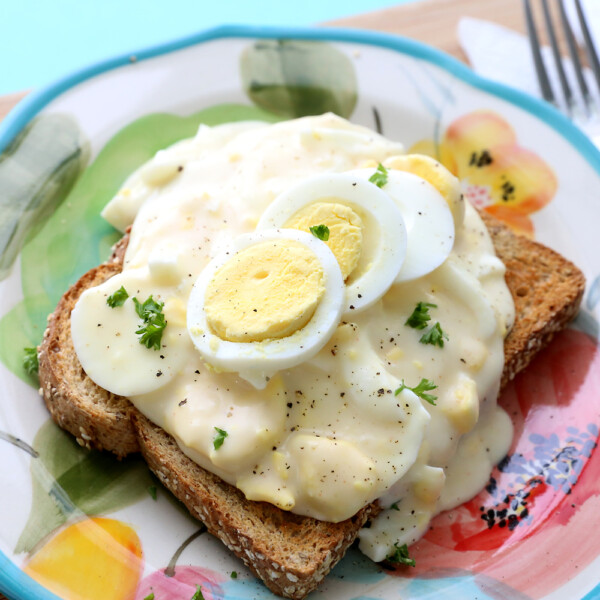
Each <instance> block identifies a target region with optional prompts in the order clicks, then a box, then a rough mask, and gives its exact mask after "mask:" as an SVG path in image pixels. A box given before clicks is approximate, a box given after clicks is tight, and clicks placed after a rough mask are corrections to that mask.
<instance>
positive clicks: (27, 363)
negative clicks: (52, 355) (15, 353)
mask: <svg viewBox="0 0 600 600" xmlns="http://www.w3.org/2000/svg"><path fill="white" fill-rule="evenodd" d="M23 351H24V352H25V354H24V355H23V368H24V369H25V370H26V371H27V372H28V373H29V374H30V375H34V374H35V373H37V372H38V369H39V368H40V363H39V362H38V353H37V348H23Z"/></svg>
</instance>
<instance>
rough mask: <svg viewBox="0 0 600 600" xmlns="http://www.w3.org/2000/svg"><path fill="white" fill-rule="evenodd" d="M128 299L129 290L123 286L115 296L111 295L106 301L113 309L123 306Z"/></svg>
mask: <svg viewBox="0 0 600 600" xmlns="http://www.w3.org/2000/svg"><path fill="white" fill-rule="evenodd" d="M127 298H129V294H128V293H127V290H126V289H125V288H124V287H123V286H121V287H120V288H119V289H118V290H117V291H116V292H115V293H114V294H111V295H110V296H109V297H108V298H107V299H106V304H108V305H109V306H110V307H111V308H116V307H117V306H123V304H124V303H125V300H127Z"/></svg>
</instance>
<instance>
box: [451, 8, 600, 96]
mask: <svg viewBox="0 0 600 600" xmlns="http://www.w3.org/2000/svg"><path fill="white" fill-rule="evenodd" d="M583 5H584V10H585V13H586V16H587V17H588V22H589V27H590V29H591V30H592V34H593V35H594V37H595V40H596V47H597V50H598V51H600V0H587V2H584V3H583ZM565 7H566V8H567V14H569V17H570V22H571V23H572V28H573V31H574V33H575V35H576V36H577V37H578V38H579V36H580V35H581V31H580V29H579V27H578V21H577V18H576V14H575V8H574V5H573V3H572V2H570V1H569V0H566V2H565ZM571 13H572V14H571ZM523 18H525V16H524V15H523ZM539 21H540V22H539V23H537V26H538V29H540V30H541V29H542V28H543V27H545V23H543V22H542V21H543V19H540V20H539ZM555 25H556V26H557V27H558V26H559V25H560V24H559V23H556V24H555ZM458 40H459V42H460V45H461V46H462V48H463V50H464V52H465V54H466V55H467V58H468V59H469V62H470V63H471V66H472V68H473V69H474V70H475V71H476V72H477V73H479V74H480V75H482V76H484V77H487V78H489V79H494V80H496V81H500V82H501V83H505V84H507V85H510V86H512V87H516V88H519V89H521V90H523V91H525V92H527V93H529V94H532V95H533V96H538V97H541V92H540V88H539V85H538V81H537V76H536V72H535V67H534V64H533V58H532V56H531V49H530V45H529V40H528V39H527V37H526V36H525V35H522V34H520V33H517V32H516V31H513V30H511V29H507V28H506V27H502V26H501V25H498V24H496V23H491V22H488V21H483V20H480V19H473V18H470V17H463V18H462V19H461V20H460V22H459V24H458ZM542 58H543V60H544V63H545V64H546V69H547V70H548V77H549V78H550V83H551V84H552V89H553V90H554V93H555V96H556V98H557V101H558V103H559V106H561V107H562V108H564V107H565V101H564V98H563V96H562V90H561V87H560V81H559V78H558V73H557V70H556V66H555V65H554V58H553V56H552V50H551V49H550V47H548V46H545V47H543V48H542ZM563 65H564V69H565V72H566V75H567V78H568V80H569V82H570V83H571V89H572V91H573V94H574V95H575V97H576V98H577V99H578V100H580V98H581V94H580V91H579V86H578V85H577V82H576V79H575V73H574V69H573V64H572V62H571V60H570V59H568V58H563ZM585 76H586V80H587V83H588V87H589V89H590V92H591V94H592V96H594V97H595V98H597V99H600V90H598V86H597V84H596V82H595V79H594V77H593V73H592V71H591V69H587V68H586V69H585Z"/></svg>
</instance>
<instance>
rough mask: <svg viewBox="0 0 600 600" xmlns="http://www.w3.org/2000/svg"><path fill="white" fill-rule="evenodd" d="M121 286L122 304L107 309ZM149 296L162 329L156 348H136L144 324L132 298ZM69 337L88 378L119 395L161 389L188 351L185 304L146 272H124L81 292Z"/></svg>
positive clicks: (189, 343)
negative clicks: (159, 307) (160, 316)
mask: <svg viewBox="0 0 600 600" xmlns="http://www.w3.org/2000/svg"><path fill="white" fill-rule="evenodd" d="M121 287H123V288H124V289H125V291H126V292H127V294H128V297H127V299H125V300H124V302H123V303H122V304H121V305H115V306H114V307H111V306H109V304H108V303H107V299H108V298H109V297H111V296H112V295H113V294H115V292H117V290H119V289H120V288H121ZM149 296H152V299H153V300H154V301H156V302H162V303H164V306H163V308H162V313H163V314H164V316H165V320H166V323H167V324H166V327H165V328H164V329H163V331H162V336H161V339H160V347H159V348H157V349H154V348H153V347H150V348H148V347H147V346H145V345H143V344H141V343H140V338H141V335H142V334H138V333H136V332H137V331H138V330H140V329H141V328H144V327H145V324H144V322H143V319H142V318H141V317H140V316H139V315H138V314H137V312H136V308H135V304H134V301H133V298H137V300H138V301H139V302H140V303H144V301H146V300H147V299H148V298H149ZM71 336H72V339H73V346H74V348H75V353H76V354H77V357H78V358H79V362H80V363H81V366H82V367H83V369H84V370H85V372H86V373H87V374H88V376H89V377H90V379H91V380H92V381H93V382H94V383H96V384H97V385H99V386H100V387H102V388H104V389H106V390H108V391H109V392H112V393H113V394H118V395H119V396H128V397H131V396H137V395H139V394H146V393H148V392H152V391H154V390H156V389H158V388H160V387H162V386H164V385H165V384H166V383H168V382H169V381H170V380H171V379H172V378H173V377H174V376H175V375H176V374H178V373H179V372H180V371H181V369H183V367H184V365H185V363H186V360H187V357H188V356H189V353H190V352H192V351H193V346H192V344H191V342H190V339H189V336H188V335H187V331H186V320H185V304H184V303H183V302H182V301H181V300H179V299H178V298H177V297H176V296H175V294H174V292H173V288H172V287H168V286H164V285H158V284H156V283H155V282H154V281H153V279H152V278H151V277H150V273H149V270H148V268H146V267H144V268H140V269H131V270H128V271H124V272H123V273H119V274H118V275H115V276H114V277H112V278H111V279H109V280H107V281H105V282H104V283H102V284H101V285H99V286H97V287H93V288H89V289H87V290H86V291H85V292H83V294H82V295H81V296H80V298H79V300H78V301H77V304H76V305H75V308H74V309H73V311H72V312H71Z"/></svg>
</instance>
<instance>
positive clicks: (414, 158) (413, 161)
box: [383, 154, 465, 229]
mask: <svg viewBox="0 0 600 600" xmlns="http://www.w3.org/2000/svg"><path fill="white" fill-rule="evenodd" d="M383 166H384V167H387V168H388V169H395V170H398V171H408V172H409V173H412V174H413V175H418V176H419V177H422V178H423V179H425V181H428V182H429V183H430V184H431V185H432V186H433V187H434V188H435V189H436V190H437V191H438V192H439V193H440V194H441V195H442V196H443V197H444V199H445V200H446V202H447V203H448V206H449V207H450V212H451V213H452V216H453V217H454V226H455V228H456V229H459V228H460V227H461V225H462V223H463V220H464V217H465V200H464V197H463V193H462V188H461V184H460V180H459V179H458V177H455V176H454V175H453V174H452V173H451V172H450V171H449V170H448V169H446V167H444V165H442V164H441V163H440V162H438V161H437V160H435V159H434V158H431V156H426V155H425V154H403V155H400V156H391V157H389V158H386V159H385V160H384V161H383Z"/></svg>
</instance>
